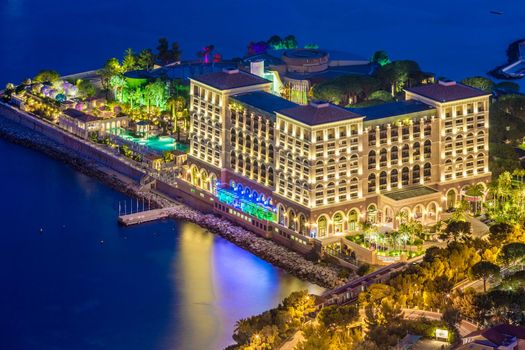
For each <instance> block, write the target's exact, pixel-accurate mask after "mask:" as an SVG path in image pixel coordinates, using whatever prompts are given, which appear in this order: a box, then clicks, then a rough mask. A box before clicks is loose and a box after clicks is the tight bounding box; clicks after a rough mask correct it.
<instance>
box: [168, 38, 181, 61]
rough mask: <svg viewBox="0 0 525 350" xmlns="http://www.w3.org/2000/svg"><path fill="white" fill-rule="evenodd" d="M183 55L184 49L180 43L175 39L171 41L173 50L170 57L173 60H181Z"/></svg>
mask: <svg viewBox="0 0 525 350" xmlns="http://www.w3.org/2000/svg"><path fill="white" fill-rule="evenodd" d="M181 55H182V51H181V49H180V47H179V43H178V42H176V41H174V42H173V43H171V50H170V58H171V60H172V61H174V62H176V61H180V57H181Z"/></svg>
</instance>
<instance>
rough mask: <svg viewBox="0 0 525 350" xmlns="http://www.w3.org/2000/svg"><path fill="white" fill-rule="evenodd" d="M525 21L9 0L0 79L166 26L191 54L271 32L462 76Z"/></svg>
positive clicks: (64, 68)
mask: <svg viewBox="0 0 525 350" xmlns="http://www.w3.org/2000/svg"><path fill="white" fill-rule="evenodd" d="M248 3H249V5H247V4H248ZM491 10H497V11H501V12H503V13H504V14H503V15H501V16H498V15H493V14H490V11H491ZM523 23H525V1H522V0H505V1H502V0H461V1H458V0H439V1H421V0H397V1H387V0H382V1H381V0H377V1H371V0H351V1H349V0H325V1H318V0H315V1H314V0H287V1H276V0H264V1H261V0H254V1H249V2H247V1H246V0H222V1H217V0H213V1H210V0H199V1H173V0H171V1H168V0H160V1H150V0H111V1H107V0H104V1H102V0H92V1H88V2H86V1H80V0H47V1H42V0H2V1H0V43H1V45H0V69H1V70H0V73H1V74H0V84H1V85H3V84H5V83H6V82H8V81H15V82H16V81H20V80H22V79H24V78H26V77H29V76H33V75H34V74H35V73H36V72H38V70H40V69H43V68H54V69H56V70H58V71H60V72H62V73H72V72H76V71H79V70H87V69H94V68H97V67H99V66H101V65H102V64H103V62H104V61H105V60H106V59H107V58H108V57H110V56H121V54H122V52H123V51H124V50H125V49H126V48H128V47H131V48H134V49H136V50H138V49H140V48H144V47H152V48H154V47H155V46H156V42H157V39H158V38H159V37H161V36H165V37H168V38H170V39H172V40H177V41H179V43H180V44H181V48H182V50H183V58H185V59H193V58H196V55H195V53H196V52H197V51H198V49H199V48H201V47H202V46H204V45H207V44H215V47H216V49H217V51H218V52H221V53H222V54H223V55H224V56H226V57H232V56H242V54H243V53H244V52H245V50H246V46H247V44H248V42H249V41H251V40H263V39H267V38H268V37H269V36H271V35H272V34H280V35H287V34H295V35H296V36H297V38H298V39H299V41H300V44H303V45H304V44H308V43H316V44H318V45H320V46H321V47H327V48H332V49H339V50H346V51H350V52H354V53H356V54H360V55H363V56H365V57H370V56H371V55H372V53H373V52H374V51H375V50H377V49H384V50H386V51H387V52H389V53H390V55H391V56H392V57H393V58H394V59H405V58H410V59H415V60H417V61H418V62H420V63H421V66H422V68H423V69H425V70H428V71H432V72H435V73H436V74H437V75H438V76H443V75H445V76H448V77H449V78H452V79H462V78H464V77H466V76H472V75H479V74H483V73H485V72H487V71H489V70H490V69H492V68H493V67H494V66H496V65H499V64H502V63H504V62H505V49H506V47H507V45H508V44H509V43H510V42H511V41H513V40H516V39H519V38H523V37H525V26H524V25H523Z"/></svg>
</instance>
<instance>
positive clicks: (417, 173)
mask: <svg viewBox="0 0 525 350" xmlns="http://www.w3.org/2000/svg"><path fill="white" fill-rule="evenodd" d="M420 177H421V168H420V167H419V165H417V164H416V165H414V167H413V168H412V183H413V184H418V183H419V179H420Z"/></svg>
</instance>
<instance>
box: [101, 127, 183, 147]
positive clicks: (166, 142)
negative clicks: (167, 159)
mask: <svg viewBox="0 0 525 350" xmlns="http://www.w3.org/2000/svg"><path fill="white" fill-rule="evenodd" d="M110 132H111V133H112V134H113V135H118V136H119V137H121V138H123V139H124V140H127V141H131V142H134V143H138V144H139V145H142V146H146V147H148V148H151V149H153V150H155V151H160V152H163V151H174V150H178V151H181V152H186V151H187V150H188V146H187V145H185V144H183V143H180V142H176V141H175V139H174V138H173V137H170V136H150V137H136V136H134V135H133V134H131V133H130V132H129V131H127V130H125V129H122V128H118V129H113V130H111V131H110Z"/></svg>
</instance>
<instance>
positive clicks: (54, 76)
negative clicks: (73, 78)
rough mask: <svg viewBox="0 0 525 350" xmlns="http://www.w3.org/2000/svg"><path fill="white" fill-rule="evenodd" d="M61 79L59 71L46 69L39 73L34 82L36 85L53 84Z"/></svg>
mask: <svg viewBox="0 0 525 350" xmlns="http://www.w3.org/2000/svg"><path fill="white" fill-rule="evenodd" d="M59 79H60V74H59V73H58V72H57V71H54V70H49V69H46V70H41V71H40V72H38V74H37V75H35V77H34V78H33V81H34V82H35V83H53V82H55V81H57V80H59Z"/></svg>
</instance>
